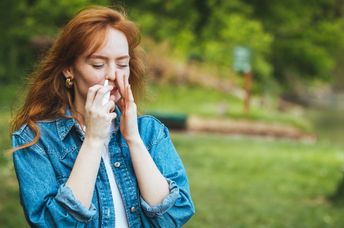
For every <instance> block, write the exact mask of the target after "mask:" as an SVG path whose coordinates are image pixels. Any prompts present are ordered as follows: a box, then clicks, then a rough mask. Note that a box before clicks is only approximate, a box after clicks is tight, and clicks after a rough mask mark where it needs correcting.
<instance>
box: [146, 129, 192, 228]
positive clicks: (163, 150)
mask: <svg viewBox="0 0 344 228" xmlns="http://www.w3.org/2000/svg"><path fill="white" fill-rule="evenodd" d="M148 150H149V152H150V154H151V156H152V158H153V160H154V162H155V163H156V165H157V166H158V168H159V170H160V172H161V173H162V175H163V176H164V177H165V178H166V180H167V182H168V183H169V188H170V194H169V195H168V196H166V198H165V199H164V200H163V201H162V202H161V203H160V204H159V205H156V206H154V207H151V206H150V205H149V204H148V203H147V202H145V201H144V199H143V198H142V197H141V207H142V209H143V212H144V213H145V215H146V218H145V219H148V222H149V224H150V225H151V226H153V227H181V226H182V225H183V224H185V223H186V222H187V221H188V220H189V219H190V218H191V216H192V215H193V214H194V213H195V208H194V205H193V202H192V199H191V195H190V189H189V183H188V179H187V176H186V172H185V169H184V166H183V164H182V161H181V159H180V157H179V156H178V153H177V152H176V149H175V147H174V146H173V144H172V141H171V138H170V136H169V132H168V129H167V128H166V127H165V126H164V125H162V124H161V123H160V129H159V134H158V137H157V138H156V140H154V142H153V143H152V144H151V145H150V146H148Z"/></svg>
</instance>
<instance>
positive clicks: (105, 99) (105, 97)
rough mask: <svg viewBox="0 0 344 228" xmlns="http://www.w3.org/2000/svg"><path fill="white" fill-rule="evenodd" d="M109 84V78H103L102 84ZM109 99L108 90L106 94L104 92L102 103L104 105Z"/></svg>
mask: <svg viewBox="0 0 344 228" xmlns="http://www.w3.org/2000/svg"><path fill="white" fill-rule="evenodd" d="M107 85H109V80H107V79H105V81H104V86H107ZM109 100H110V91H108V92H107V93H106V94H104V97H103V100H102V104H103V105H105V104H106V103H107V102H109Z"/></svg>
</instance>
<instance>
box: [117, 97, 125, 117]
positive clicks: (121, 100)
mask: <svg viewBox="0 0 344 228" xmlns="http://www.w3.org/2000/svg"><path fill="white" fill-rule="evenodd" d="M117 104H118V106H119V109H120V110H121V113H122V114H123V112H124V99H123V98H121V99H120V100H119V101H117Z"/></svg>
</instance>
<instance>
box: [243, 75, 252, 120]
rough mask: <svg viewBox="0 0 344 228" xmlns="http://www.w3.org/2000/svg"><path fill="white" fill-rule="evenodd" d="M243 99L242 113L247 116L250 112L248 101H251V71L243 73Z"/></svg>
mask: <svg viewBox="0 0 344 228" xmlns="http://www.w3.org/2000/svg"><path fill="white" fill-rule="evenodd" d="M244 76H245V85H244V87H245V99H244V113H245V114H249V112H250V100H251V87H252V76H253V75H252V73H251V71H249V72H245V73H244Z"/></svg>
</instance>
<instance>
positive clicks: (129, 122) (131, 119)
mask: <svg viewBox="0 0 344 228" xmlns="http://www.w3.org/2000/svg"><path fill="white" fill-rule="evenodd" d="M116 80H118V81H120V80H121V79H119V77H116ZM117 84H118V85H120V87H121V88H120V90H121V96H122V98H121V100H120V101H119V102H118V103H119V107H120V109H121V112H122V114H121V119H120V130H121V133H122V135H123V137H124V139H125V140H126V141H127V143H130V142H134V141H137V140H139V139H140V135H139V130H138V126H137V107H136V104H135V101H134V96H133V92H132V90H131V87H130V85H129V82H128V77H127V76H126V75H123V77H122V82H117Z"/></svg>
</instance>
